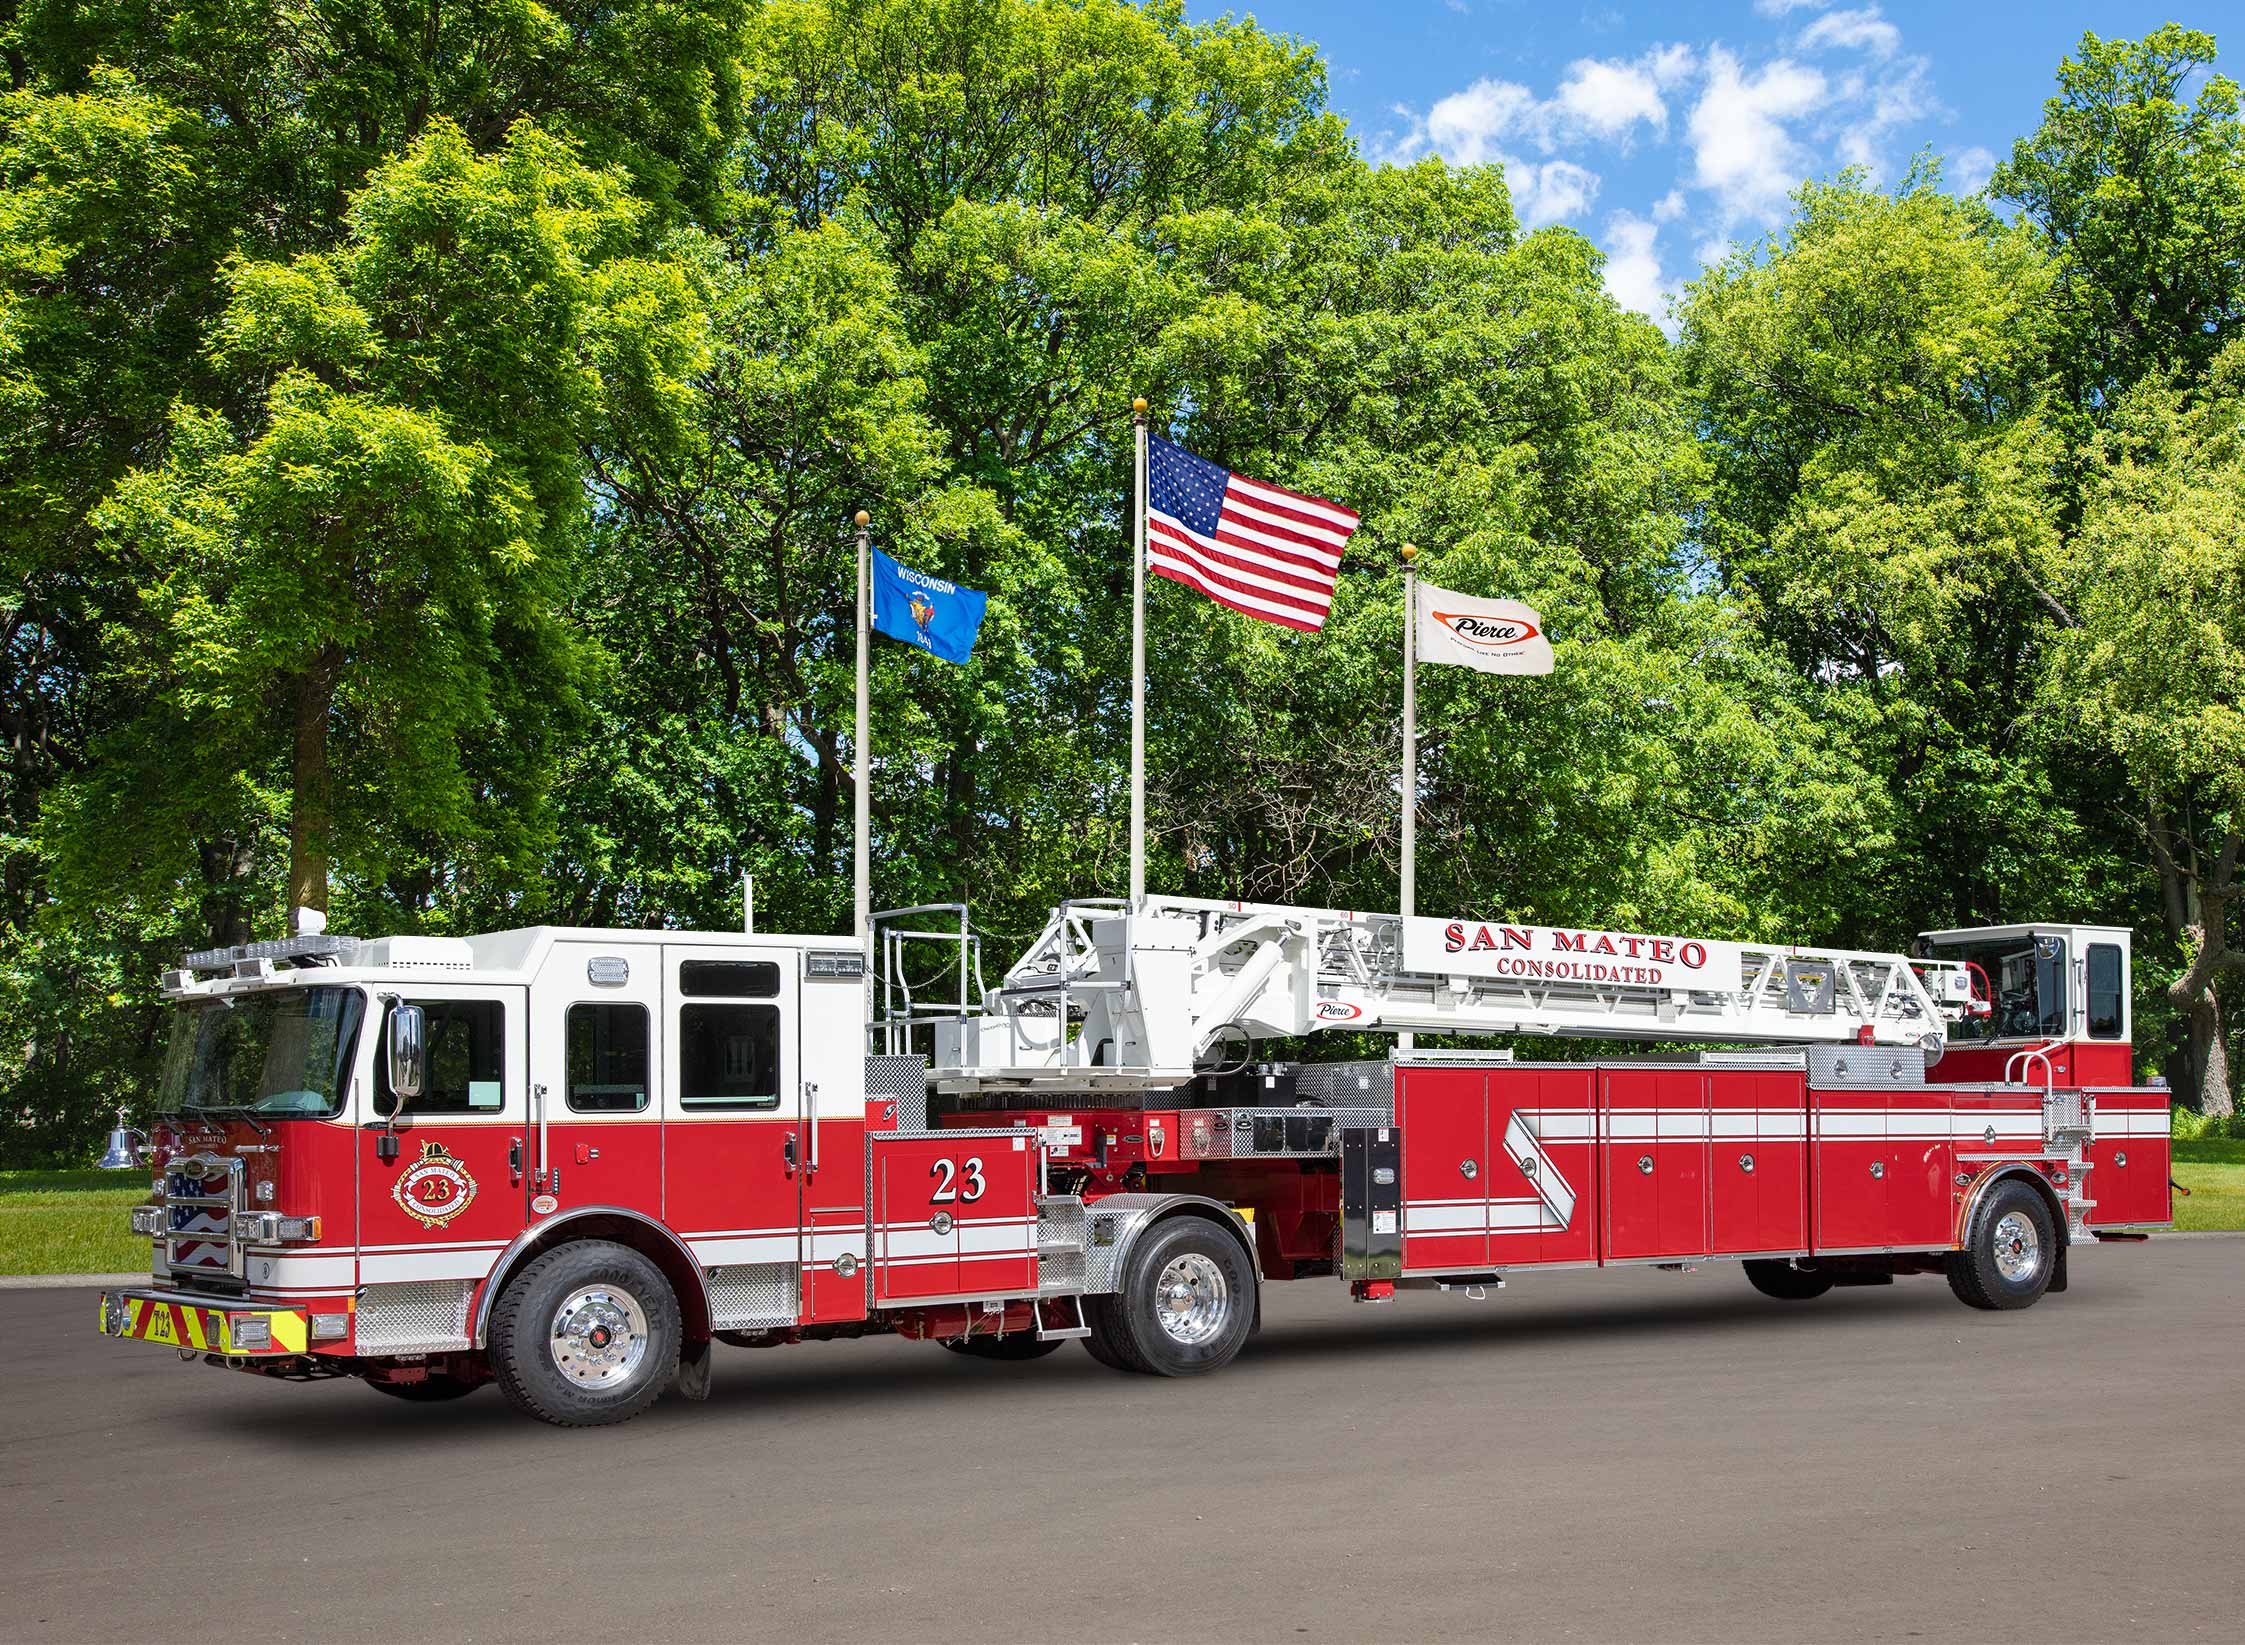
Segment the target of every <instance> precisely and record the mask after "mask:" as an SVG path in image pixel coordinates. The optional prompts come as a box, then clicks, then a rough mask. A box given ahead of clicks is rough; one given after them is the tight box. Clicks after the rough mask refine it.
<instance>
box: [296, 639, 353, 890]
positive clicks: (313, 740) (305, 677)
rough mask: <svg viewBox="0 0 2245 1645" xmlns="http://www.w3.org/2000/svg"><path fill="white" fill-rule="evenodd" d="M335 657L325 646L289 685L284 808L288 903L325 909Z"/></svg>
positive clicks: (336, 669)
mask: <svg viewBox="0 0 2245 1645" xmlns="http://www.w3.org/2000/svg"><path fill="white" fill-rule="evenodd" d="M340 661H341V659H340V658H338V657H337V656H336V654H335V651H334V648H333V647H330V648H328V649H327V650H325V651H322V652H321V653H320V655H319V657H318V658H317V659H315V660H314V662H313V664H312V666H311V667H310V668H309V669H307V670H306V671H305V672H304V673H302V674H299V675H298V676H297V677H296V680H295V682H294V683H293V685H292V686H291V687H290V691H289V698H290V703H289V706H290V712H291V714H292V716H293V718H294V722H295V726H294V729H295V756H294V762H293V769H292V771H291V777H292V783H291V788H292V792H291V794H290V798H289V811H288V907H289V909H290V913H289V920H290V922H291V928H292V930H293V926H294V921H295V918H296V916H295V912H294V911H295V910H296V909H299V908H308V909H311V910H312V911H313V912H315V913H318V914H320V915H323V916H324V915H325V914H326V913H327V860H328V828H329V824H330V822H331V820H332V813H331V810H330V806H331V801H332V792H333V791H332V789H331V786H330V783H329V778H328V768H327V731H328V715H329V712H330V711H331V710H332V709H333V708H334V706H335V679H336V675H337V673H338V672H339V671H340V668H339V665H340Z"/></svg>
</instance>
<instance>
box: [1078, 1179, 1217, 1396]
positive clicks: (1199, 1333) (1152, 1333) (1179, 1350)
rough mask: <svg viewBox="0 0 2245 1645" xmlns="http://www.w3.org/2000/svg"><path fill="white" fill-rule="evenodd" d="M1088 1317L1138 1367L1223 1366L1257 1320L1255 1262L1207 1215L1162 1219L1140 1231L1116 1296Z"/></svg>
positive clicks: (1099, 1336)
mask: <svg viewBox="0 0 2245 1645" xmlns="http://www.w3.org/2000/svg"><path fill="white" fill-rule="evenodd" d="M1102 1301H1103V1302H1104V1303H1105V1306H1104V1307H1102V1308H1100V1309H1098V1310H1096V1311H1095V1312H1094V1314H1093V1317H1092V1319H1091V1321H1090V1323H1091V1328H1092V1333H1093V1340H1094V1341H1103V1342H1104V1344H1105V1345H1106V1346H1107V1347H1109V1348H1111V1349H1113V1350H1115V1352H1116V1355H1117V1357H1118V1358H1120V1359H1121V1360H1122V1361H1123V1363H1124V1364H1125V1365H1126V1366H1128V1367H1129V1368H1130V1369H1131V1370H1133V1371H1142V1372H1144V1373H1146V1374H1147V1375H1149V1376H1157V1377H1189V1376H1199V1375H1203V1374H1205V1373H1206V1372H1209V1371H1217V1370H1221V1369H1222V1368H1223V1367H1224V1366H1226V1365H1229V1364H1230V1363H1231V1362H1232V1359H1233V1357H1234V1356H1235V1355H1237V1354H1238V1353H1239V1351H1240V1349H1241V1347H1242V1346H1244V1345H1245V1344H1246V1342H1247V1336H1248V1331H1249V1329H1250V1328H1251V1327H1252V1326H1253V1325H1254V1323H1255V1269H1254V1267H1253V1265H1252V1264H1251V1263H1250V1262H1249V1261H1248V1259H1247V1253H1246V1252H1244V1251H1242V1250H1241V1249H1240V1246H1239V1241H1238V1240H1236V1239H1234V1238H1232V1236H1231V1235H1229V1234H1227V1233H1225V1232H1224V1230H1223V1229H1221V1228H1219V1227H1217V1226H1216V1225H1215V1224H1213V1223H1211V1222H1210V1221H1209V1220H1208V1219H1207V1218H1205V1217H1194V1216H1181V1217H1177V1218H1174V1219H1172V1220H1171V1221H1168V1222H1163V1223H1157V1224H1155V1225H1154V1226H1153V1227H1151V1228H1149V1229H1147V1230H1146V1232H1145V1233H1144V1234H1143V1235H1141V1236H1140V1237H1139V1241H1138V1243H1137V1245H1136V1246H1134V1247H1133V1248H1132V1250H1131V1253H1130V1260H1129V1262H1128V1263H1127V1264H1126V1266H1125V1269H1124V1273H1123V1276H1122V1286H1121V1289H1120V1290H1118V1291H1117V1292H1116V1293H1115V1295H1114V1296H1112V1297H1108V1298H1104V1299H1102Z"/></svg>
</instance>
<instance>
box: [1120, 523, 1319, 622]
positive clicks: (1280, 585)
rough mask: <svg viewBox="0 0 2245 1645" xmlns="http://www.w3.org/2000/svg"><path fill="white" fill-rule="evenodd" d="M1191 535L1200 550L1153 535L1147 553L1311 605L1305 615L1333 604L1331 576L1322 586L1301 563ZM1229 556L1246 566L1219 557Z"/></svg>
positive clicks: (1148, 542)
mask: <svg viewBox="0 0 2245 1645" xmlns="http://www.w3.org/2000/svg"><path fill="white" fill-rule="evenodd" d="M1155 518H1157V519H1159V518H1161V516H1159V515H1156V516H1155ZM1188 535H1190V536H1192V538H1193V542H1194V543H1195V544H1197V545H1198V548H1199V552H1196V551H1195V549H1194V548H1193V547H1189V546H1187V545H1186V544H1184V543H1180V542H1178V541H1176V540H1175V539H1174V538H1170V537H1159V536H1151V535H1149V536H1148V537H1147V539H1146V552H1147V554H1148V555H1149V556H1150V557H1157V558H1167V559H1171V560H1175V561H1176V562H1178V563H1179V564H1181V565H1187V566H1191V567H1192V568H1193V569H1194V570H1196V571H1198V572H1200V573H1201V574H1202V575H1203V576H1206V577H1230V578H1233V579H1234V580H1236V581H1239V582H1244V583H1247V584H1249V585H1250V586H1251V587H1252V588H1254V589H1260V590H1262V591H1263V592H1264V593H1266V594H1268V595H1270V596H1271V597H1272V598H1273V599H1278V600H1291V601H1293V602H1295V603H1296V604H1298V605H1301V606H1304V607H1307V608H1308V609H1307V610H1306V611H1305V612H1304V613H1303V614H1304V615H1305V616H1309V615H1314V614H1315V613H1317V612H1319V611H1324V610H1327V609H1329V608H1330V607H1331V606H1332V604H1333V583H1332V580H1331V579H1330V578H1328V579H1327V580H1326V581H1325V583H1324V585H1323V586H1322V587H1320V586H1318V584H1317V581H1316V578H1317V573H1315V572H1313V571H1305V570H1303V569H1301V568H1300V567H1299V566H1289V565H1281V564H1278V563H1276V562H1274V561H1271V560H1269V559H1267V558H1265V557H1264V556H1262V555H1259V554H1257V553H1256V552H1255V551H1254V550H1253V549H1248V548H1234V547H1231V546H1229V545H1227V544H1223V543H1212V542H1210V541H1208V539H1206V538H1205V537H1202V536H1200V535H1199V534H1198V533H1188ZM1226 555H1228V556H1230V557H1231V558H1232V559H1233V560H1245V561H1246V562H1247V563H1246V564H1245V565H1228V564H1226V563H1225V562H1224V560H1223V559H1222V558H1219V556H1226ZM1289 576H1293V577H1301V578H1305V579H1308V580H1309V581H1310V583H1311V586H1310V587H1308V588H1303V587H1301V586H1300V585H1299V584H1296V583H1291V582H1288V581H1287V580H1286V579H1287V577H1289ZM1227 592H1232V593H1237V592H1238V591H1237V590H1236V589H1235V590H1228V591H1227Z"/></svg>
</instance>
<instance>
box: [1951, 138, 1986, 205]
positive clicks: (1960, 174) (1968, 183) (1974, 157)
mask: <svg viewBox="0 0 2245 1645" xmlns="http://www.w3.org/2000/svg"><path fill="white" fill-rule="evenodd" d="M1947 170H1948V175H1949V186H1950V187H1951V188H1953V189H1955V190H1956V191H1957V193H1959V194H1978V193H1979V192H1980V191H1981V190H1982V189H1984V188H1986V187H1987V186H1988V179H1989V178H1990V177H1992V176H1994V175H1995V170H1996V157H1995V156H1994V155H1993V154H1990V153H1989V152H1988V151H1987V150H1986V149H1984V148H1981V147H1980V146H1979V145H1978V144H1975V145H1973V146H1972V147H1971V148H1968V149H1966V150H1964V151H1963V152H1962V153H1961V154H1957V155H1954V156H1952V157H1951V158H1950V160H1949V164H1948V168H1947Z"/></svg>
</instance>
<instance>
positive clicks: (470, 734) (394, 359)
mask: <svg viewBox="0 0 2245 1645" xmlns="http://www.w3.org/2000/svg"><path fill="white" fill-rule="evenodd" d="M638 215H639V208H638V207H637V206H636V205H635V204H634V203H633V201H632V200H631V199H630V197H629V196H628V195H627V194H626V192H625V190H624V186H623V180H622V178H621V177H620V176H619V175H617V174H614V173H599V172H594V171H591V170H588V169H586V168H585V167H584V166H582V165H581V164H579V163H578V162H577V161H576V160H575V158H574V157H573V156H572V154H571V153H570V151H569V149H568V147H567V145H566V144H564V143H562V142H560V141H559V140H558V139H555V138H552V137H549V136H546V135H544V134H542V133H540V132H538V131H537V130H536V129H535V128H534V127H532V126H529V125H528V124H524V125H522V126H518V127H517V128H516V130H515V132H514V133H513V134H512V135H511V136H510V137H509V139H508V140H507V142H506V144H505V145H504V146H503V147H502V148H501V149H500V150H499V151H498V152H497V153H495V154H493V155H491V156H488V157H482V156H478V155H477V154H476V153H475V152H474V150H473V149H472V148H471V147H470V145H469V144H468V142H467V141H466V139H465V137H464V136H463V135H462V134H461V133H459V132H458V131H457V130H456V129H454V128H453V127H451V126H450V125H449V124H447V123H444V122H438V123H436V124H434V125H432V127H431V128H430V130H429V132H428V133H427V134H426V135H425V136H424V137H423V138H422V139H421V141H420V142H419V143H417V144H416V145H415V146H414V147H413V148H412V150H410V151H409V152H408V153H407V154H406V155H405V156H404V157H402V158H401V159H399V160H397V161H394V162H392V163H390V164H388V165H386V166H384V167H382V168H380V169H379V170H377V171H376V172H375V174H374V175H373V176H372V177H371V178H370V179H369V181H368V184H367V186H366V188H365V189H364V190H363V191H361V193H360V195H359V197H358V198H357V200H356V201H355V202H354V205H353V208H352V213H351V221H350V235H349V238H348V239H347V240H346V242H345V243H344V245H343V246H342V247H341V248H340V249H339V250H338V251H336V252H334V253H332V254H328V253H317V252H313V253H305V254H303V255H300V256H299V257H297V258H295V259H293V260H291V261H290V262H288V263H285V264H284V263H269V262H249V261H240V262H236V263H235V264H233V265H231V266H230V267H229V269H228V271H227V279H228V283H229V285H230V287H231V289H232V292H233V300H232V302H231V303H230V305H229V307H228V309H227V310H226V313H225V315H224V316H223V318H222V320H221V323H220V325H219V327H218V328H217V333H216V338H215V343H216V352H217V353H218V355H219V356H220V359H221V362H222V364H223V366H224V367H226V368H228V369H231V370H236V371H240V372H243V373H247V374H251V375H252V376H254V377H255V378H257V379H258V380H259V381H260V382H262V384H263V388H262V392H261V393H260V394H259V395H258V397H257V399H256V400H255V402H254V404H255V406H256V410H255V413H254V415H253V416H252V417H251V418H249V419H247V420H246V426H240V427H237V426H235V423H234V422H233V421H232V420H230V419H228V418H227V417H226V416H225V415H224V414H223V413H221V412H218V411H213V410H204V409H200V408H196V407H193V406H188V405H182V406H181V408H180V409H179V410H178V412H177V413H176V414H175V417H174V420H173V425H172V429H171V432H170V436H169V442H168V443H169V449H168V452H167V454H166V456H165V458H164V460H163V462H162V463H161V464H159V465H155V466H152V467H150V468H147V469H142V470H138V471H135V472H134V473H132V474H129V475H127V476H126V477H125V479H124V480H123V481H122V482H121V483H120V485H119V486H118V488H117V491H116V494H115V495H114V497H113V498H112V499H111V500H110V501H109V502H107V503H106V504H104V505H103V508H102V510H101V511H100V514H99V516H98V524H99V525H100V526H101V527H102V529H103V530H104V531H105V533H106V535H107V537H108V539H109V540H110V541H111V542H112V543H113V544H114V545H115V548H116V551H117V552H118V554H119V555H120V556H121V557H122V560H123V562H124V564H123V570H124V574H125V576H126V577H127V578H128V579H129V580H130V581H131V582H132V583H133V584H134V586H135V587H136V589H137V591H138V594H139V598H140V601H141V605H142V610H143V613H144V620H143V622H142V623H141V624H139V625H136V626H135V627H133V628H132V629H130V630H127V631H125V632H122V633H120V634H119V635H118V636H117V637H116V639H115V641H114V645H113V651H112V655H113V657H114V658H115V659H116V660H115V662H114V663H113V665H112V666H113V675H112V679H111V681H110V684H111V686H112V689H113V691H114V693H115V696H116V698H117V699H118V700H120V701H128V702H130V703H131V704H132V705H133V708H132V712H130V713H128V714H125V715H121V716H120V717H119V718H118V719H117V720H116V721H115V722H114V723H113V724H112V725H111V726H109V727H108V728H107V729H106V730H105V731H104V733H103V735H102V737H101V738H100V739H99V741H98V742H97V745H96V758H95V760H94V762H93V763H92V765H91V767H90V769H89V771H88V773H87V774H86V776H85V777H84V778H83V779H82V780H80V781H79V782H78V783H76V784H74V785H73V787H72V789H71V791H70V793H69V797H68V799H67V801H66V802H65V803H63V804H62V805H60V806H59V807H58V812H59V818H60V836H59V837H60V839H61V841H62V846H63V851H64V860H63V865H62V866H63V868H64V870H65V874H66V879H67V882H68V883H69V884H70V885H71V886H72V887H73V889H75V890H76V891H77V893H78V894H80V895H93V894H95V893H97V892H98V891H99V890H101V889H104V888H108V887H111V886H121V887H146V888H150V889H153V888H154V887H156V886H161V885H166V884H169V883H172V882H173V881H175V880H176V879H177V878H178V877H180V876H181V875H182V874H184V873H185V872H187V865H186V864H185V863H184V862H182V861H181V860H180V852H181V850H182V848H183V846H184V844H185V842H186V841H187V840H189V839H190V838H192V835H193V827H194V819H195V818H197V817H198V816H210V815H217V816H222V817H227V818H230V819H238V820H239V823H238V826H241V827H255V826H257V825H258V824H259V823H260V822H262V821H264V820H266V819H268V818H274V819H279V818H285V820H286V825H287V828H288V831H289V864H288V875H287V882H286V896H287V899H288V903H289V906H291V907H303V908H309V909H316V910H320V911H323V912H324V911H325V910H326V908H327V905H328V884H329V870H330V862H331V859H332V857H333V856H334V854H335V853H336V851H337V850H338V849H339V848H340V849H341V850H343V851H345V852H346V853H347V854H348V856H349V858H350V860H351V863H352V866H353V868H354V869H356V870H357V871H358V872H359V873H360V874H362V875H365V876H367V877H370V878H372V879H375V880H379V879H381V878H382V877H383V876H384V874H385V873H386V872H387V871H388V870H389V869H390V868H391V867H392V866H393V865H394V863H395V861H396V855H397V852H398V851H399V848H400V846H401V844H403V843H404V842H406V841H408V840H409V839H410V838H411V837H412V836H414V835H416V834H419V835H425V836H430V837H434V838H437V839H440V840H456V841H467V840H472V841H475V842H477V843H479V844H480V845H482V846H483V847H484V848H486V849H488V850H489V851H491V852H492V853H493V854H494V855H495V856H496V857H497V858H499V859H500V860H502V861H504V860H510V859H511V860H515V861H518V862H520V861H527V860H528V854H529V853H530V851H531V850H532V848H533V847H534V846H535V845H536V844H538V843H540V842H541V840H542V833H541V824H542V809H541V806H540V803H539V801H540V796H541V793H542V791H543V789H544V786H545V783H546V780H547V777H548V774H549V770H550V766H551V763H552V759H553V750H552V746H551V739H552V738H553V736H554V734H555V729H556V725H557V720H558V718H559V717H560V716H562V715H563V714H564V713H565V712H566V710H567V709H568V707H569V706H570V704H571V702H572V699H573V696H574V686H573V674H574V671H575V670H574V662H575V649H576V648H575V646H574V643H573V641H572V640H571V638H570V636H569V634H568V632H567V631H566V630H565V629H563V628H562V627H561V626H560V624H559V623H558V621H557V617H558V611H559V607H560V604H561V603H562V601H563V600H564V599H565V598H566V596H567V593H568V591H569V588H570V586H571V581H572V578H573V565H572V549H573V545H574V542H575V540H576V536H577V533H578V530H579V526H580V520H581V515H582V460H581V458H580V456H579V450H580V446H581V445H582V444H583V443H585V442H588V441H590V440H591V439H592V438H593V437H594V436H595V435H596V434H597V433H598V432H599V430H600V425H601V423H602V419H603V416H604V413H605V411H606V409H607V406H608V402H609V400H610V399H611V390H610V384H611V380H613V382H614V383H615V384H616V385H617V386H618V389H619V390H620V391H621V392H624V393H626V394H628V393H630V392H631V391H632V388H633V386H634V385H636V386H637V390H638V392H639V393H640V394H641V395H642V397H646V396H650V395H651V396H652V397H654V398H655V399H657V400H659V399H660V398H662V397H663V395H664V394H665V392H666V391H665V388H664V385H665V384H666V383H668V384H672V385H675V384H677V383H678V382H679V381H680V380H681V378H682V374H683V373H684V372H685V371H687V370H689V369H691V367H692V366H693V365H694V364H695V363H696V362H697V360H698V352H699V347H700V331H699V322H700V316H699V310H698V307H697V306H696V305H695V304H694V302H693V300H692V297H691V294H690V292H689V291H688V290H687V288H686V286H685V283H684V282H683V280H681V279H680V278H679V277H678V275H677V273H676V271H675V270H672V269H669V268H666V267H661V266H656V265H649V264H645V263H642V262H639V261H636V260H634V259H631V258H628V257H624V256H620V255H618V254H619V253H620V252H622V251H624V250H625V249H627V248H628V247H629V246H630V244H631V241H632V237H633V233H634V230H635V228H636V224H637V219H638Z"/></svg>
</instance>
